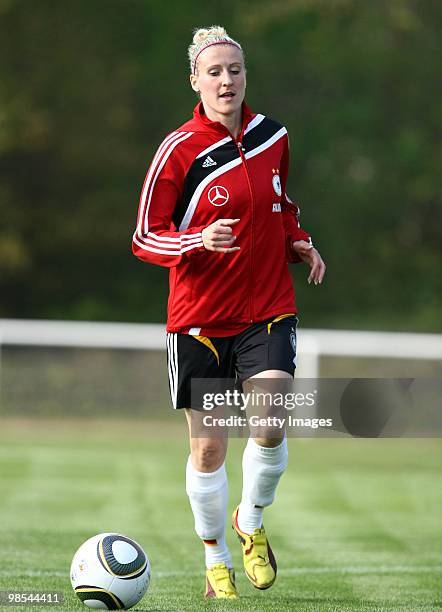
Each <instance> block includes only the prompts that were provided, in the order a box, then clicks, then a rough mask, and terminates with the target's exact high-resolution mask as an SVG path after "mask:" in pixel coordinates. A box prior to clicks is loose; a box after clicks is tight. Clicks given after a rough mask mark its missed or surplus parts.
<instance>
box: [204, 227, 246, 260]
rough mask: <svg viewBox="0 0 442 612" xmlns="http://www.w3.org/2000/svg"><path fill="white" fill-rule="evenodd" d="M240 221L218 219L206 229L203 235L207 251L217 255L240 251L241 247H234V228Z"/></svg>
mask: <svg viewBox="0 0 442 612" xmlns="http://www.w3.org/2000/svg"><path fill="white" fill-rule="evenodd" d="M238 221H239V219H218V220H217V221H215V223H212V224H211V225H208V226H207V227H205V228H204V229H203V231H202V232H201V235H202V238H203V244H204V246H205V247H206V249H207V250H208V251H216V252H217V253H233V251H239V249H240V247H233V246H232V244H234V242H235V240H236V236H234V234H233V229H232V226H233V225H236V224H237V223H238Z"/></svg>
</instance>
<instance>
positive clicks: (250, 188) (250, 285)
mask: <svg viewBox="0 0 442 612" xmlns="http://www.w3.org/2000/svg"><path fill="white" fill-rule="evenodd" d="M241 136H242V134H241ZM241 136H240V139H241ZM236 145H237V147H238V151H239V154H240V157H241V160H242V163H243V166H244V170H245V173H246V177H247V183H248V185H249V192H250V201H251V203H252V223H251V226H250V227H251V230H250V231H251V240H250V245H251V246H250V274H249V318H250V323H253V320H254V312H253V299H252V294H253V252H254V232H253V229H254V225H255V199H254V197H253V190H252V183H251V181H250V175H249V169H248V167H247V162H246V158H245V155H244V151H245V149H244V147H243V146H242V142H241V140H237V141H236Z"/></svg>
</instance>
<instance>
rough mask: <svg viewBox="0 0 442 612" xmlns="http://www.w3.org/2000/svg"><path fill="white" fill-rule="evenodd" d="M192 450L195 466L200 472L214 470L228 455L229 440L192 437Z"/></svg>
mask: <svg viewBox="0 0 442 612" xmlns="http://www.w3.org/2000/svg"><path fill="white" fill-rule="evenodd" d="M190 450H191V456H192V464H193V467H194V468H195V469H196V470H198V471H199V472H214V471H215V470H217V469H218V468H219V467H220V466H221V465H222V464H223V463H224V459H225V457H226V450H227V440H225V439H223V438H192V439H191V441H190Z"/></svg>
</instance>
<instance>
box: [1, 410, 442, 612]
mask: <svg viewBox="0 0 442 612" xmlns="http://www.w3.org/2000/svg"><path fill="white" fill-rule="evenodd" d="M183 421H184V416H181V415H176V418H175V419H174V420H172V421H168V422H165V423H159V422H153V423H148V422H147V421H145V422H139V421H138V422H136V421H123V422H116V421H101V422H99V421H92V420H91V421H86V420H84V421H75V420H70V421H42V420H27V421H20V420H11V419H9V420H7V419H3V420H0V542H1V546H0V590H15V589H19V590H24V589H25V590H36V591H47V590H57V591H62V592H63V594H64V604H63V605H62V606H59V607H58V608H57V607H54V608H52V607H51V606H46V607H45V608H43V607H41V606H40V607H32V608H30V609H32V610H40V609H46V610H48V609H51V608H52V609H60V608H61V609H63V610H81V609H86V608H85V607H84V606H83V605H82V604H81V603H80V602H79V600H77V599H76V597H75V595H74V594H73V592H72V590H71V586H70V581H69V566H70V561H71V558H72V556H73V553H74V552H75V550H76V548H77V547H78V546H79V545H80V544H81V543H82V542H83V541H84V540H85V539H86V538H88V537H90V536H92V535H94V534H95V533H99V532H103V531H117V532H121V533H124V534H126V535H128V536H130V537H133V538H135V539H136V540H138V541H139V542H140V544H141V545H142V546H143V547H144V548H145V550H146V552H147V553H148V555H149V557H150V560H151V564H152V582H151V587H150V589H149V591H148V592H147V594H146V596H145V598H144V599H143V600H142V601H141V602H140V603H139V604H138V606H136V607H135V608H134V609H136V610H150V611H152V610H168V611H172V610H174V611H178V612H181V611H187V610H189V611H193V610H202V609H204V610H227V609H229V610H258V611H261V610H263V611H265V610H272V611H273V612H276V611H278V612H279V611H282V610H299V611H304V610H305V611H312V612H313V611H315V612H318V611H324V612H332V611H334V612H344V611H347V610H357V611H362V610H364V611H367V612H368V611H370V612H375V611H378V610H388V611H391V610H422V611H425V612H427V611H431V610H437V609H440V607H441V599H442V597H441V580H440V578H441V576H440V572H441V569H442V559H441V556H442V546H441V544H442V543H441V507H442V505H441V501H442V500H441V491H442V487H441V477H440V468H441V456H442V454H441V449H442V445H441V443H440V441H439V440H435V439H427V440H412V439H409V440H386V439H383V440H351V439H350V440H349V439H334V440H324V439H323V440H290V441H289V449H290V463H289V468H288V470H287V472H286V474H285V475H284V477H283V480H282V481H281V485H280V488H279V490H278V495H277V499H276V502H275V504H274V505H273V506H272V507H271V508H269V509H268V510H267V511H266V514H265V525H266V529H267V532H268V534H269V535H270V538H271V542H272V547H273V549H274V550H275V553H276V557H277V559H278V563H279V576H278V580H277V582H276V583H275V586H274V587H273V588H272V589H270V590H269V591H266V592H259V591H256V590H255V589H253V587H252V586H251V585H250V584H249V583H248V581H247V579H246V578H245V577H244V575H243V573H242V571H241V565H240V550H239V545H238V543H237V541H236V540H235V538H234V536H233V533H232V531H231V530H230V529H229V530H228V538H229V542H230V544H231V547H232V551H233V555H234V560H235V566H236V570H237V582H238V587H239V591H240V599H239V600H238V601H235V602H232V601H230V602H217V601H209V602H204V600H203V599H202V592H203V585H204V578H203V575H204V574H203V550H202V545H201V544H200V543H199V541H198V539H197V538H196V536H195V534H194V531H193V521H192V516H191V512H190V508H189V505H188V500H187V497H186V494H185V490H184V465H185V461H186V458H187V454H188V453H187V440H186V432H185V428H184V423H183ZM243 444H244V441H241V440H233V441H231V446H230V451H229V456H228V462H227V469H228V473H229V479H230V510H232V509H233V507H234V506H235V505H236V503H237V502H238V500H239V496H240V490H241V471H240V465H241V450H242V447H243ZM2 609H6V607H5V608H2ZM8 609H11V608H8ZM18 609H20V608H18ZM21 609H23V608H21Z"/></svg>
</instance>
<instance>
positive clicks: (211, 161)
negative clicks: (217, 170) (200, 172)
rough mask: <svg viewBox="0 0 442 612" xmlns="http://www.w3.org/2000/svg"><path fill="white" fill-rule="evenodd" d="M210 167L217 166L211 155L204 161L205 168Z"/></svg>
mask: <svg viewBox="0 0 442 612" xmlns="http://www.w3.org/2000/svg"><path fill="white" fill-rule="evenodd" d="M209 166H216V161H214V160H213V159H212V158H211V157H210V155H208V156H207V157H206V159H205V160H204V161H203V168H209Z"/></svg>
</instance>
